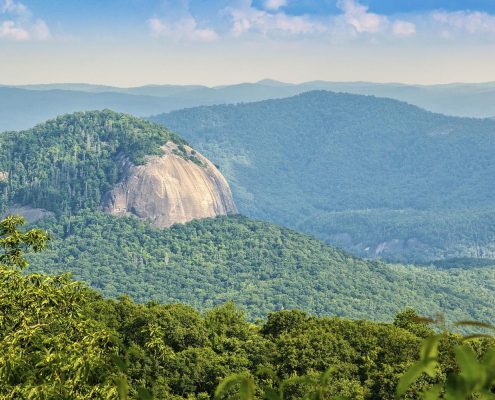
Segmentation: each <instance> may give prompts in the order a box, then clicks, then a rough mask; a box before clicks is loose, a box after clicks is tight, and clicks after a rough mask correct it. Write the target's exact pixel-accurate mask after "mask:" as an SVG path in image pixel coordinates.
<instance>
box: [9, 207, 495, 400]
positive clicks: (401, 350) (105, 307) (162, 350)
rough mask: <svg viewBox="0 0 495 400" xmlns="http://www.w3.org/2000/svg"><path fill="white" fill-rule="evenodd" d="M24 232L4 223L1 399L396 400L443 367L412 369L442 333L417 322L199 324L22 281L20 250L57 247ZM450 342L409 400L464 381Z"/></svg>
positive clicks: (169, 311)
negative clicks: (455, 379) (426, 343)
mask: <svg viewBox="0 0 495 400" xmlns="http://www.w3.org/2000/svg"><path fill="white" fill-rule="evenodd" d="M22 222H23V221H22V219H21V218H15V217H9V218H8V219H7V220H5V221H3V222H1V223H0V237H1V239H0V246H1V247H2V249H3V252H2V259H1V260H2V265H1V266H0V312H1V313H0V398H33V399H67V398H71V399H88V398H94V399H115V398H120V399H126V398H131V399H151V398H156V399H177V400H178V399H184V398H187V399H209V398H212V397H214V396H215V395H216V397H217V398H220V396H222V395H223V394H226V395H227V396H228V397H231V396H232V398H236V397H237V395H236V394H235V393H236V390H237V389H238V387H239V384H240V386H241V387H240V389H241V393H242V394H243V396H245V397H244V398H262V396H263V391H264V392H265V393H266V396H265V398H268V399H274V400H275V399H282V396H283V399H287V400H290V399H301V398H304V396H306V393H309V395H307V396H309V397H306V398H311V399H325V398H339V397H341V398H349V399H357V400H359V399H361V400H364V399H383V400H387V399H390V400H391V399H394V397H395V392H396V387H397V384H398V383H399V381H400V379H401V378H400V377H401V376H403V373H404V371H406V370H408V371H411V370H414V368H418V367H415V365H423V364H421V363H424V360H425V359H426V360H427V362H430V359H432V358H433V357H432V356H431V355H432V354H433V353H432V352H431V351H424V350H423V352H422V354H423V355H424V354H426V358H425V357H422V358H421V361H420V362H419V363H420V364H414V363H415V360H416V355H417V353H418V351H419V349H420V346H421V342H422V341H423V340H424V339H425V338H428V337H430V336H432V335H433V331H432V330H431V329H430V328H429V327H428V326H427V325H426V324H425V323H424V322H423V321H421V320H417V319H415V318H416V314H415V313H414V311H411V310H408V311H405V312H403V313H401V314H399V315H398V316H397V317H396V319H395V321H394V323H393V324H379V323H372V322H368V321H351V320H346V319H340V318H317V317H313V316H310V315H308V314H305V313H303V312H301V311H280V312H276V313H272V314H270V315H269V316H268V318H267V319H266V320H265V321H260V323H258V324H252V323H249V322H248V321H246V319H245V318H244V316H243V314H242V313H241V312H240V311H239V310H237V309H236V308H235V307H234V306H233V305H232V304H226V305H224V306H222V307H219V308H216V309H213V310H210V311H208V312H205V313H203V314H201V313H199V312H197V311H195V310H194V309H192V308H190V307H187V306H184V305H181V304H175V305H174V304H170V305H160V304H157V303H148V304H146V305H142V304H136V303H134V302H132V301H131V300H130V299H129V298H125V297H124V298H121V299H119V300H104V299H103V298H101V297H100V296H99V295H98V294H96V293H95V292H93V291H91V290H89V289H87V288H86V287H84V286H83V285H81V284H79V283H76V282H73V281H71V280H70V279H69V278H68V277H67V276H56V277H51V276H46V275H39V274H29V275H23V274H22V272H21V271H22V269H23V268H24V267H25V260H24V259H23V257H22V250H23V249H24V248H26V247H32V248H34V249H35V250H41V249H42V248H43V247H44V245H45V243H46V240H47V238H46V236H45V235H44V234H43V232H41V231H38V230H34V231H30V232H27V233H23V232H21V231H20V230H19V229H18V228H19V226H20V225H21V224H22ZM12 255H15V257H12ZM446 335H447V337H448V343H449V346H446V345H444V344H443V343H439V345H438V347H437V348H436V349H437V350H435V352H434V354H433V356H434V358H435V374H430V375H431V376H430V377H428V376H419V374H414V376H413V378H418V379H409V380H408V381H407V382H406V383H404V380H403V381H402V385H403V386H405V387H407V392H406V394H405V396H406V397H405V398H408V399H416V398H420V393H422V392H423V391H425V390H431V388H435V387H437V386H433V385H436V384H443V383H444V382H445V381H446V380H447V382H449V381H448V379H449V378H447V377H448V376H451V375H452V373H456V369H457V368H458V366H457V364H456V357H457V359H458V357H459V356H458V354H457V353H455V354H454V353H453V352H452V351H451V350H450V349H451V347H450V345H451V346H457V345H460V344H462V337H461V336H459V335H455V334H446ZM428 340H429V339H428ZM490 347H493V341H491V339H488V338H483V337H480V338H476V339H473V341H472V342H470V345H469V347H462V348H465V349H468V350H466V351H467V352H469V353H468V354H469V357H471V361H470V362H472V360H473V359H474V358H476V359H477V358H479V357H484V359H489V360H491V359H492V355H491V354H492V351H491V350H488V351H487V349H489V348H490ZM466 354H467V353H466ZM459 365H461V364H459ZM461 366H462V365H461ZM326 371H327V372H326ZM328 371H329V372H328ZM427 372H431V371H430V370H428V371H427ZM463 372H464V370H463ZM406 376H407V375H406ZM229 377H230V378H229ZM225 379H227V380H225ZM413 381H414V382H413ZM409 384H410V385H409ZM219 385H220V386H219ZM222 393H223V394H222ZM451 398H452V399H454V398H453V397H451ZM485 398H488V397H485Z"/></svg>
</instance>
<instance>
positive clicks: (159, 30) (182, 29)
mask: <svg viewBox="0 0 495 400" xmlns="http://www.w3.org/2000/svg"><path fill="white" fill-rule="evenodd" d="M148 25H149V27H150V29H151V33H152V34H153V35H154V36H163V37H169V38H173V39H175V40H184V39H185V40H190V41H198V42H213V41H215V40H217V39H218V34H217V33H216V32H215V31H214V30H213V29H210V28H199V27H198V23H197V21H196V19H195V18H194V17H192V16H188V17H184V18H182V19H180V20H178V21H176V22H167V21H164V20H161V19H159V18H151V19H149V20H148Z"/></svg>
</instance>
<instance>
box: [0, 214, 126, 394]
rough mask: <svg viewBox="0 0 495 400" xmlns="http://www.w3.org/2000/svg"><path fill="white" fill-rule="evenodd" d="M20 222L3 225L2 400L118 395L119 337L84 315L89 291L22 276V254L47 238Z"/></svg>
mask: <svg viewBox="0 0 495 400" xmlns="http://www.w3.org/2000/svg"><path fill="white" fill-rule="evenodd" d="M22 222H23V221H22V219H21V218H16V217H8V218H7V219H5V220H4V221H2V222H1V223H0V226H1V231H0V237H1V239H0V240H1V242H2V243H3V246H2V247H3V253H2V256H1V259H2V260H3V261H4V262H5V263H6V265H5V264H3V265H0V310H1V313H0V397H1V398H32V399H62V398H71V399H88V398H95V399H104V398H115V397H116V395H117V392H116V385H115V384H114V381H115V379H116V378H117V377H118V371H117V370H116V368H114V367H113V365H112V356H116V355H117V354H118V349H119V347H118V341H117V339H116V338H115V337H114V335H113V334H112V332H111V331H110V330H107V329H106V328H105V327H104V326H102V325H100V324H98V323H96V321H91V320H87V319H86V318H85V317H84V316H83V309H84V307H85V306H87V304H88V302H89V299H90V298H91V293H90V292H88V291H87V290H86V289H85V288H83V287H82V286H81V285H80V284H78V283H76V282H73V281H71V280H70V279H69V278H68V276H66V275H62V276H56V277H50V276H45V275H39V274H31V275H27V276H23V275H21V273H20V271H18V268H23V267H24V266H25V265H26V261H25V260H24V259H23V254H22V251H21V250H22V249H25V248H32V249H34V250H35V251H37V250H40V249H41V248H42V247H43V246H44V244H45V241H46V236H45V235H44V234H43V233H42V232H41V231H38V230H32V231H29V232H27V233H24V232H21V231H20V230H19V229H18V227H19V226H20V225H22Z"/></svg>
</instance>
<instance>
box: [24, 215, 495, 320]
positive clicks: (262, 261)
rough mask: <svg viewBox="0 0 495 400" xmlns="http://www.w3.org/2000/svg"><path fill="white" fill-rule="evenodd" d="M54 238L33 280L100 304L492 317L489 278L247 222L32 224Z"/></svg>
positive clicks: (484, 271)
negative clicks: (67, 277)
mask: <svg viewBox="0 0 495 400" xmlns="http://www.w3.org/2000/svg"><path fill="white" fill-rule="evenodd" d="M37 225H38V226H41V227H42V228H43V229H47V230H48V232H50V234H51V235H52V236H53V240H52V242H51V243H50V246H49V248H48V249H47V250H46V251H45V252H43V253H42V254H39V255H34V256H33V257H32V259H31V261H32V265H31V270H32V271H38V272H48V273H59V272H66V271H70V272H72V273H73V276H74V277H75V278H76V279H78V280H83V281H85V282H87V283H88V284H90V285H91V286H93V287H95V288H97V289H98V290H99V291H101V292H102V293H103V294H104V295H106V296H109V297H116V296H119V295H123V294H127V295H129V296H131V297H132V298H134V299H135V300H137V301H139V302H145V301H148V300H156V301H160V302H182V303H186V304H189V305H191V306H194V307H195V308H197V309H205V308H209V307H213V306H215V305H218V304H221V303H223V302H225V301H229V300H232V301H234V302H235V303H236V304H237V305H238V306H239V307H241V308H242V309H244V310H246V311H247V313H248V315H249V317H250V318H256V317H264V316H265V315H266V314H267V313H268V312H270V311H273V310H280V309H294V308H298V309H302V310H304V311H307V312H311V313H313V314H316V315H339V316H345V317H352V318H370V319H373V320H382V321H384V320H391V319H392V318H393V316H394V315H395V313H397V312H398V311H400V310H403V309H404V308H406V307H414V308H416V309H417V310H418V311H419V312H421V313H427V314H429V315H431V314H432V313H433V314H434V313H435V312H437V311H438V312H445V313H447V314H448V315H450V316H451V317H452V318H454V319H480V320H488V321H489V320H491V319H494V318H493V317H495V314H494V310H493V304H494V303H495V294H494V290H493V289H494V287H495V269H494V268H493V267H488V266H487V267H483V268H473V269H471V270H470V269H463V268H455V269H437V268H433V267H430V266H428V267H414V266H403V265H391V264H384V263H381V262H370V261H364V260H361V259H358V258H356V257H353V256H351V255H349V254H347V253H345V252H342V251H340V250H336V249H334V248H332V247H330V246H328V245H325V244H323V243H322V242H320V241H318V240H316V239H313V238H311V237H309V236H306V235H303V234H299V233H297V232H294V231H290V230H288V229H283V228H280V227H278V226H275V225H273V224H270V223H267V222H259V221H254V220H250V219H248V218H245V217H240V216H239V217H219V218H216V219H206V220H198V221H193V222H191V223H188V224H186V225H175V226H173V227H171V228H170V229H165V230H160V229H154V228H152V227H151V226H149V225H147V224H145V223H143V222H140V221H139V220H137V219H134V218H115V217H112V216H109V215H106V214H103V213H95V212H92V211H86V212H80V213H78V214H77V215H75V216H71V217H68V216H67V217H61V218H59V219H55V218H53V219H51V220H45V221H43V222H39V223H38V224H37Z"/></svg>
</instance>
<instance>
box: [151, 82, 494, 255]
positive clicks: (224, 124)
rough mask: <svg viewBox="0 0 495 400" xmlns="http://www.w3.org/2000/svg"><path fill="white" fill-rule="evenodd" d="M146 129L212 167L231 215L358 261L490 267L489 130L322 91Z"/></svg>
mask: <svg viewBox="0 0 495 400" xmlns="http://www.w3.org/2000/svg"><path fill="white" fill-rule="evenodd" d="M152 119H153V120H154V121H158V122H161V123H163V124H165V125H166V126H168V127H170V129H172V130H174V131H176V132H178V133H179V134H181V135H183V137H185V138H186V139H187V140H189V141H190V142H191V143H193V144H194V146H196V148H198V149H199V150H200V151H203V153H205V154H206V155H207V156H208V157H209V158H210V159H211V160H212V161H213V162H215V163H216V164H218V165H219V166H220V167H221V170H222V172H223V173H224V175H225V176H226V177H227V178H228V179H229V181H230V182H231V186H232V189H233V192H234V196H235V199H236V203H237V205H238V207H239V209H240V212H241V213H244V214H246V215H249V216H253V217H256V218H262V219H269V220H271V221H274V222H276V223H279V224H283V225H287V226H289V227H292V228H296V229H300V230H303V231H305V232H308V233H313V234H315V235H317V236H318V237H320V238H323V239H325V240H327V241H328V242H330V243H334V244H338V245H340V246H343V247H345V248H348V249H349V250H352V251H354V252H356V253H357V254H360V255H365V256H376V255H378V256H385V257H388V258H389V259H396V260H409V261H411V260H414V261H422V262H423V261H427V260H431V259H437V258H446V257H463V256H468V257H489V258H490V257H491V258H494V257H495V249H494V245H493V234H494V233H495V232H494V231H493V224H490V223H489V220H493V215H494V210H495V199H494V197H493V187H494V185H495V174H494V171H495V159H494V158H493V156H492V155H493V152H494V151H495V121H493V120H488V119H486V120H481V119H469V118H454V117H447V116H444V115H440V114H433V113H430V112H427V111H424V110H421V109H419V108H417V107H414V106H410V105H408V104H405V103H401V102H398V101H395V100H390V99H381V98H375V97H367V96H357V95H348V94H336V93H331V92H322V91H321V92H309V93H305V94H301V95H298V96H295V97H292V98H287V99H281V100H269V101H263V102H257V103H249V104H239V105H224V106H212V107H199V108H193V109H187V110H181V111H176V112H172V113H169V114H163V115H159V116H156V117H154V118H152ZM472 213H475V214H478V215H479V214H480V213H483V215H485V216H486V217H487V218H486V219H485V218H474V219H472V218H471V215H473V214H472ZM432 231H436V232H435V240H432V235H431V232H432Z"/></svg>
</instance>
